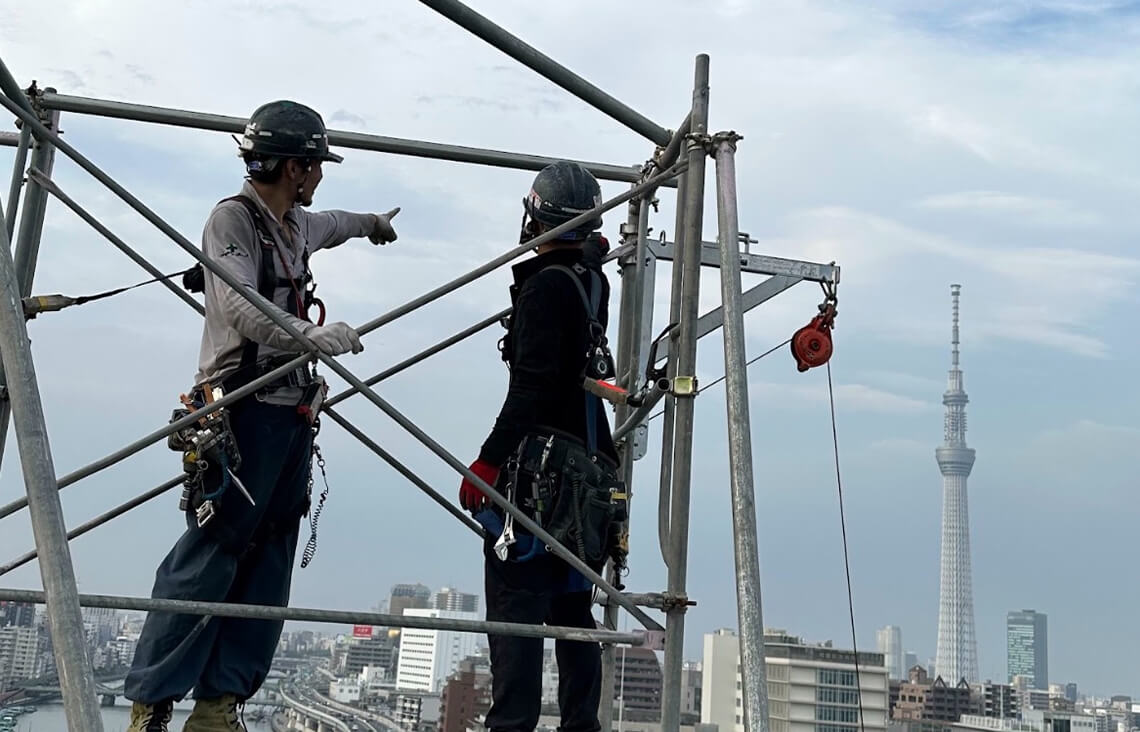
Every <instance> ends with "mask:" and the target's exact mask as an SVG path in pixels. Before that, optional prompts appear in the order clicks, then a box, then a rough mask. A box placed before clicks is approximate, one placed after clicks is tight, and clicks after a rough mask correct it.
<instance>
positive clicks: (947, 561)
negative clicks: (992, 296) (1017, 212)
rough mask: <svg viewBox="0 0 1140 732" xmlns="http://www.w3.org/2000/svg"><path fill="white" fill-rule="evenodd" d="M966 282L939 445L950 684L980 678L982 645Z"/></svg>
mask: <svg viewBox="0 0 1140 732" xmlns="http://www.w3.org/2000/svg"><path fill="white" fill-rule="evenodd" d="M961 289H962V286H961V285H950V296H951V298H952V300H953V303H954V320H953V322H954V325H953V328H952V330H951V341H950V343H951V351H950V353H951V357H950V378H949V384H948V386H947V388H946V393H945V394H943V395H942V404H944V405H945V406H946V439H945V441H944V442H943V443H942V447H939V448H938V449H936V450H935V452H934V454H935V458H936V459H937V460H938V468H939V470H941V471H942V587H941V591H940V593H939V600H938V655H937V659H936V661H935V673H936V674H937V675H939V676H941V677H942V680H943V681H945V682H946V683H947V684H950V685H954V684H957V683H958V682H959V681H960V680H961V679H966V681H969V682H976V681H979V680H980V679H979V678H978V645H977V639H976V636H975V635H974V590H973V580H972V578H971V572H970V512H969V502H968V501H967V497H966V479H967V478H968V477H969V475H970V470H971V469H972V468H973V467H974V451H973V450H972V449H971V448H968V447H966V403H967V402H969V398H967V396H966V390H965V388H964V386H963V382H962V371H961V369H959V368H958V297H959V293H960V291H961Z"/></svg>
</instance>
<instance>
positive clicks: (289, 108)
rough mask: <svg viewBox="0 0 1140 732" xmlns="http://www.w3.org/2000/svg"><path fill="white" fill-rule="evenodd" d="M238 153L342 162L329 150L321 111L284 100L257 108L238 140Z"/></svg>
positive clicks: (341, 158)
mask: <svg viewBox="0 0 1140 732" xmlns="http://www.w3.org/2000/svg"><path fill="white" fill-rule="evenodd" d="M238 149H239V153H238V154H239V155H241V156H242V157H245V156H247V155H250V154H252V155H254V156H256V157H258V158H314V159H319V160H328V161H329V162H333V163H339V162H341V161H342V160H344V158H343V157H341V156H340V155H337V154H336V153H334V152H329V136H328V132H327V131H326V130H325V122H324V120H322V119H321V115H319V114H317V113H316V111H314V110H313V109H311V108H309V107H306V106H305V105H304V104H298V103H297V102H290V101H287V100H281V101H277V102H269V103H268V104H263V105H261V106H260V107H258V108H257V110H256V111H254V113H253V116H251V117H250V118H249V123H248V124H246V126H245V133H244V134H243V135H242V138H241V142H240V143H238Z"/></svg>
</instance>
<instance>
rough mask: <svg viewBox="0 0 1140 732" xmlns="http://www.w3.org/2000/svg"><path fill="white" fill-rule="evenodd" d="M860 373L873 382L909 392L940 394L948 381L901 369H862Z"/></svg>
mask: <svg viewBox="0 0 1140 732" xmlns="http://www.w3.org/2000/svg"><path fill="white" fill-rule="evenodd" d="M860 375H861V376H862V378H863V379H866V380H867V381H870V382H871V383H872V384H876V383H877V384H882V385H885V386H888V387H890V388H893V389H901V390H903V391H909V392H918V393H923V394H931V395H938V394H941V393H942V392H943V391H944V390H945V389H946V381H945V380H944V379H932V378H930V377H928V376H918V375H916V374H908V373H903V372H901V371H890V370H880V369H876V370H868V371H861V372H860Z"/></svg>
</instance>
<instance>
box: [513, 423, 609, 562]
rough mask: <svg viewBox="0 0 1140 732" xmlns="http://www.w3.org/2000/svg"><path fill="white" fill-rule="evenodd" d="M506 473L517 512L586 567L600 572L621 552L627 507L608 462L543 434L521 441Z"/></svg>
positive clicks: (553, 433) (557, 435) (561, 436)
mask: <svg viewBox="0 0 1140 732" xmlns="http://www.w3.org/2000/svg"><path fill="white" fill-rule="evenodd" d="M508 471H511V472H509V473H508V475H509V478H510V480H511V481H512V482H514V484H515V485H516V486H517V488H518V490H517V492H516V497H517V500H516V503H517V504H518V505H519V507H520V508H522V509H523V510H524V511H525V512H526V513H527V514H528V515H531V516H532V517H533V518H534V520H535V522H536V523H538V525H539V526H541V527H542V528H543V529H545V530H546V531H547V532H549V533H550V534H551V536H553V537H554V538H555V539H556V540H557V541H558V542H559V543H560V544H562V545H563V546H565V547H566V548H567V549H569V550H570V551H572V552H574V554H576V555H577V556H578V558H579V559H581V560H582V561H583V562H586V564H588V565H590V566H591V567H594V568H599V567H601V566H602V565H603V564H604V563H605V560H606V558H607V557H610V556H612V555H613V554H614V552H615V551H616V550H618V549H619V548H620V547H619V546H618V544H619V542H618V539H619V538H620V525H621V524H622V523H623V522H624V521H626V519H627V518H628V515H627V514H628V508H627V506H628V502H627V498H626V491H625V485H624V484H623V483H622V482H621V481H620V480H619V479H618V475H617V465H615V464H613V463H612V462H611V461H610V460H608V459H606V458H605V457H604V456H590V455H589V454H588V453H587V452H586V449H585V446H584V445H583V444H582V443H581V441H580V440H577V439H576V438H574V437H572V436H569V435H566V434H565V433H562V432H559V431H557V430H543V431H540V432H537V433H535V434H532V435H530V436H528V437H527V438H526V439H524V440H523V442H522V443H521V445H520V446H519V449H518V451H517V453H516V455H515V456H514V458H513V459H512V461H511V463H510V464H509V465H508Z"/></svg>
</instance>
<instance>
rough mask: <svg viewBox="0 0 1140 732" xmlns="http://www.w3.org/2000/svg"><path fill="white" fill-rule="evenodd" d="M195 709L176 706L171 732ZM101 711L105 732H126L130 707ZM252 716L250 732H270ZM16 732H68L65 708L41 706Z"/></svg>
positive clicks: (22, 720) (248, 723)
mask: <svg viewBox="0 0 1140 732" xmlns="http://www.w3.org/2000/svg"><path fill="white" fill-rule="evenodd" d="M193 707H194V704H193V702H183V703H181V704H178V705H176V706H175V708H174V719H173V720H172V721H171V723H170V732H180V730H181V729H182V724H183V723H184V722H185V721H186V717H188V716H189V715H190V710H191V709H193ZM101 711H102V713H103V729H104V732H126V729H127V724H128V723H129V722H130V719H131V708H130V706H129V705H127V704H124V703H122V702H120V703H119V704H117V705H116V706H113V707H103V708H102V709H101ZM251 714H252V710H250V713H247V714H246V726H247V727H249V730H250V732H270V727H269V720H268V719H266V720H265V722H263V723H261V724H257V723H255V722H253V721H252V720H250V719H249V717H250V715H251ZM16 732H67V718H66V717H65V716H64V714H63V707H62V706H60V705H55V704H47V705H43V706H40V707H39V709H38V710H37V711H36V712H34V713H32V714H25V715H24V716H22V717H20V720H19V722H17V724H16Z"/></svg>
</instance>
